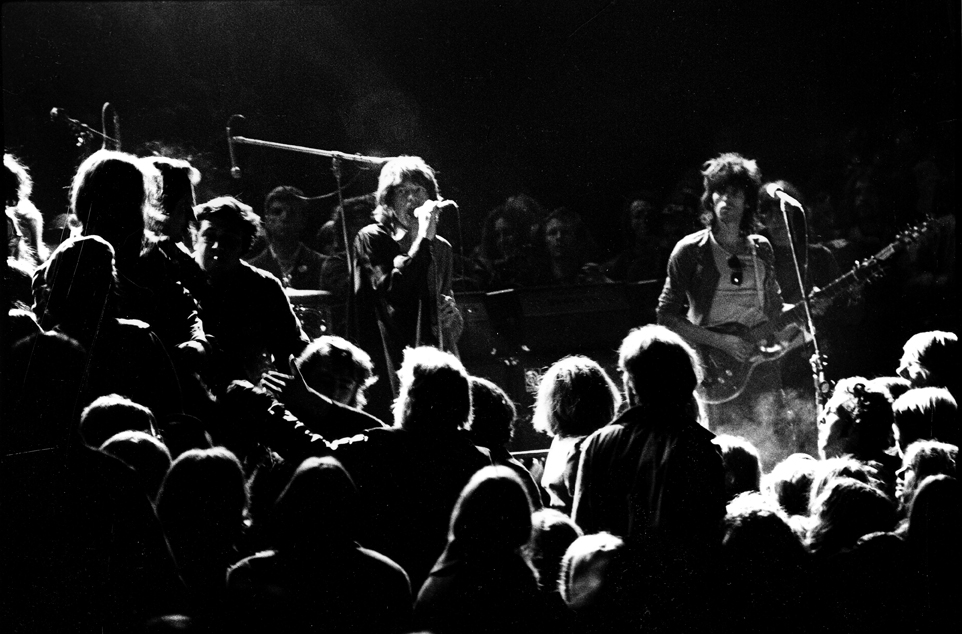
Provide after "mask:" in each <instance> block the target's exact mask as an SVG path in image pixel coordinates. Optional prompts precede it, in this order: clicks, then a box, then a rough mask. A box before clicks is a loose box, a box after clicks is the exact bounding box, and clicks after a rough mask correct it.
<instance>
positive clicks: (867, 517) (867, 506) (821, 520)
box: [808, 477, 896, 556]
mask: <svg viewBox="0 0 962 634" xmlns="http://www.w3.org/2000/svg"><path fill="white" fill-rule="evenodd" d="M813 520H814V524H813V526H812V529H811V531H810V532H809V538H808V546H809V549H810V550H811V551H812V552H813V553H816V554H818V555H824V556H828V555H832V554H835V553H838V552H840V551H842V550H844V549H847V548H851V547H852V546H854V545H855V542H857V541H858V539H859V538H860V537H862V536H863V535H867V534H869V533H874V532H877V531H891V530H892V529H893V528H895V520H896V514H895V506H894V505H893V504H892V502H891V501H890V500H889V499H888V498H887V497H886V496H885V494H884V493H882V492H881V491H879V490H878V489H877V488H875V487H872V486H869V485H868V484H865V483H863V482H859V481H858V480H855V479H853V478H846V477H841V478H836V479H835V480H833V481H831V482H830V483H829V484H828V486H827V487H826V488H825V490H824V491H822V492H821V493H820V494H819V495H818V497H817V498H816V499H815V504H814V512H813Z"/></svg>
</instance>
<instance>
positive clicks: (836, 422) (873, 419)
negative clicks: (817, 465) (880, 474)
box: [818, 376, 895, 459]
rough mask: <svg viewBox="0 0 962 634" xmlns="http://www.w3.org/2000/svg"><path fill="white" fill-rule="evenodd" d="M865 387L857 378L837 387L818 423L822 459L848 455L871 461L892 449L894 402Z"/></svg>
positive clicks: (859, 378)
mask: <svg viewBox="0 0 962 634" xmlns="http://www.w3.org/2000/svg"><path fill="white" fill-rule="evenodd" d="M866 383H867V382H866V380H865V379H864V378H862V377H858V376H856V377H850V378H846V379H842V380H841V381H839V382H838V384H837V385H836V386H835V391H834V392H833V393H832V396H831V398H829V400H828V402H827V403H826V404H825V407H824V409H823V410H822V414H821V416H819V420H818V451H819V453H820V454H821V456H822V458H823V459H824V458H834V457H838V456H842V455H846V454H850V455H852V456H855V457H856V458H860V459H871V458H872V457H874V456H877V455H879V454H880V453H881V452H883V451H885V450H886V449H887V448H889V447H890V446H892V439H893V429H894V424H895V419H894V416H893V414H892V402H891V401H889V398H888V396H887V395H886V394H885V393H884V392H881V391H879V390H877V389H872V388H871V387H868V386H867V385H866Z"/></svg>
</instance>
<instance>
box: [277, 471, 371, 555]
mask: <svg viewBox="0 0 962 634" xmlns="http://www.w3.org/2000/svg"><path fill="white" fill-rule="evenodd" d="M357 495H358V494H357V488H356V487H355V485H354V481H353V480H352V479H351V476H350V475H349V474H348V473H347V470H345V469H344V466H343V465H342V464H341V463H340V462H339V461H338V460H337V459H336V458H333V457H331V456H324V457H313V458H308V459H307V460H305V461H304V462H302V463H301V465H300V466H299V467H298V468H297V471H295V472H294V475H293V477H292V478H291V480H290V482H288V484H287V486H286V487H285V488H284V490H283V491H282V492H281V494H280V497H278V498H277V502H275V504H274V514H273V516H272V520H273V523H274V534H275V543H274V546H275V547H276V548H277V549H278V550H279V551H281V552H282V553H283V552H285V551H290V550H293V551H295V553H315V554H316V553H324V552H328V553H331V552H334V551H336V550H338V549H341V548H343V547H344V546H345V545H347V544H350V543H351V542H353V540H354V538H355V532H356V530H357V528H358V522H359V516H358V499H357Z"/></svg>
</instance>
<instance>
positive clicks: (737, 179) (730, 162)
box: [701, 152, 762, 236]
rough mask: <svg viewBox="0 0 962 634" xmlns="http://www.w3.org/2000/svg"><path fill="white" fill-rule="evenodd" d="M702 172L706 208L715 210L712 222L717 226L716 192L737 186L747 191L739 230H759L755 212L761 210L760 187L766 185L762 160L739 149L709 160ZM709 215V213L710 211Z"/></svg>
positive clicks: (711, 210) (745, 234)
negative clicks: (741, 152)
mask: <svg viewBox="0 0 962 634" xmlns="http://www.w3.org/2000/svg"><path fill="white" fill-rule="evenodd" d="M701 174H702V176H703V177H704V185H705V191H704V193H703V194H702V195H701V206H702V208H703V209H704V210H705V211H707V212H709V213H710V214H711V226H713V227H714V226H715V223H716V222H717V219H716V218H715V209H714V205H713V203H712V194H714V193H715V192H723V191H725V189H727V188H729V187H734V188H736V189H740V190H742V191H743V192H745V212H744V213H743V214H742V222H741V225H740V226H739V232H740V233H741V234H742V235H743V236H747V235H749V234H751V233H754V232H755V231H756V221H755V216H756V212H757V210H758V188H759V187H761V186H762V172H761V170H759V169H758V163H757V162H755V161H754V160H752V159H747V158H745V157H744V156H742V155H741V154H736V153H735V152H726V153H724V154H720V155H719V156H717V157H716V158H713V159H711V160H708V161H705V164H704V166H703V169H702V172H701ZM706 217H707V215H706Z"/></svg>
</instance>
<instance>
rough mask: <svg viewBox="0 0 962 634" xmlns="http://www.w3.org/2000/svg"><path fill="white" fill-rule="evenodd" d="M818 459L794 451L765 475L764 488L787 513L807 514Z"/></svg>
mask: <svg viewBox="0 0 962 634" xmlns="http://www.w3.org/2000/svg"><path fill="white" fill-rule="evenodd" d="M817 465H818V461H817V460H815V458H812V457H811V456H810V455H808V454H807V453H794V454H792V455H790V456H788V457H787V458H785V459H784V460H782V461H781V462H779V463H778V464H777V465H775V467H774V468H772V470H771V472H770V473H768V474H767V475H766V476H765V483H766V489H767V490H768V491H770V493H771V495H772V496H773V497H774V498H775V499H776V500H777V501H778V504H779V506H781V508H782V510H783V511H784V512H785V513H786V514H788V515H808V508H809V495H810V494H811V492H812V483H813V480H814V479H815V469H816V467H817Z"/></svg>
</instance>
